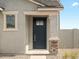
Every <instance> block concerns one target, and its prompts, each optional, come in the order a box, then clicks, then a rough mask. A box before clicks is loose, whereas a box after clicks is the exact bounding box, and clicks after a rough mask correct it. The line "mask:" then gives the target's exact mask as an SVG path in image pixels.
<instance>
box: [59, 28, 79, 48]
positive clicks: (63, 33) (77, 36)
mask: <svg viewBox="0 0 79 59" xmlns="http://www.w3.org/2000/svg"><path fill="white" fill-rule="evenodd" d="M59 37H60V48H79V29H61V30H60V32H59Z"/></svg>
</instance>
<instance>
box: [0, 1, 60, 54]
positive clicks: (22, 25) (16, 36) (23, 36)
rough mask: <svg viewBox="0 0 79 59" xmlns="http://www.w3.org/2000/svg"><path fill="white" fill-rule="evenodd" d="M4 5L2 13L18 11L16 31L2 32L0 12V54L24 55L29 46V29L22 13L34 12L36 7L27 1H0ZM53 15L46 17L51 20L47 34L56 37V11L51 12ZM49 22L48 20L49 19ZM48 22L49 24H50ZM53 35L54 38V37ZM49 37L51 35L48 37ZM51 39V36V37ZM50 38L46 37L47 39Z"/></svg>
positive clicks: (2, 22)
mask: <svg viewBox="0 0 79 59" xmlns="http://www.w3.org/2000/svg"><path fill="white" fill-rule="evenodd" d="M2 1H3V2H4V3H5V4H4V7H5V10H4V11H18V14H17V16H18V17H17V18H18V19H17V26H18V30H17V31H3V27H4V26H3V24H4V19H3V13H2V12H0V53H21V54H24V53H26V49H27V47H26V46H29V44H31V43H30V42H28V40H29V39H28V38H29V31H28V30H29V29H28V26H29V25H28V19H29V18H28V17H26V15H25V14H24V12H28V11H36V10H37V5H36V4H33V3H31V2H29V1H27V0H2ZM55 12H56V14H55V15H52V16H51V17H50V16H49V15H48V18H49V17H50V18H51V21H52V22H53V23H51V25H52V26H51V27H50V28H48V29H53V30H52V31H50V32H49V33H54V34H56V35H57V32H58V28H59V25H58V23H59V22H58V20H59V18H58V11H52V13H55ZM49 20H50V19H49ZM51 21H50V22H51ZM49 26H50V25H49ZM56 35H55V36H56ZM49 36H51V34H50V35H49ZM52 37H53V36H52ZM49 38H50V37H48V39H49Z"/></svg>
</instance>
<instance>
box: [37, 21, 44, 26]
mask: <svg viewBox="0 0 79 59" xmlns="http://www.w3.org/2000/svg"><path fill="white" fill-rule="evenodd" d="M36 25H37V26H38V25H44V23H43V20H37V21H36Z"/></svg>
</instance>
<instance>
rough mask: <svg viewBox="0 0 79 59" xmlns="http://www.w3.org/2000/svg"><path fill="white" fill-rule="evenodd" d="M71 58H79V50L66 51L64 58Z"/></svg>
mask: <svg viewBox="0 0 79 59" xmlns="http://www.w3.org/2000/svg"><path fill="white" fill-rule="evenodd" d="M69 57H70V58H71V59H77V57H78V52H73V51H71V52H70V51H69V52H65V53H64V56H63V59H67V58H69Z"/></svg>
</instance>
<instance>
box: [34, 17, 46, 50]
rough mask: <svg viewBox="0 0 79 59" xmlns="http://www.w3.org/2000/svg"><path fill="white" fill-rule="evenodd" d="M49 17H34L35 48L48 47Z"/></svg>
mask: <svg viewBox="0 0 79 59" xmlns="http://www.w3.org/2000/svg"><path fill="white" fill-rule="evenodd" d="M46 26H47V17H33V49H46V42H47V41H46V39H47V38H46V29H47V28H46Z"/></svg>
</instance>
